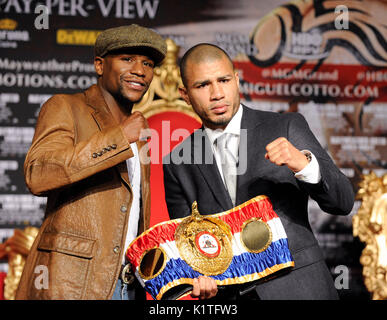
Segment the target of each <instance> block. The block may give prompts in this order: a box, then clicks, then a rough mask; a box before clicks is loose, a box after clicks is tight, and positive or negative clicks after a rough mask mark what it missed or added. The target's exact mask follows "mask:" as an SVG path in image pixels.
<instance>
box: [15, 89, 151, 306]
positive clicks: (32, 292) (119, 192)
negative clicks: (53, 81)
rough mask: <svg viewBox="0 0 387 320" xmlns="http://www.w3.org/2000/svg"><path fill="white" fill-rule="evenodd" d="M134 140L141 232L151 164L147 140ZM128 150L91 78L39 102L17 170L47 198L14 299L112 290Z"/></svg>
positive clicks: (126, 205) (126, 195) (127, 195)
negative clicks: (84, 86) (82, 86)
mask: <svg viewBox="0 0 387 320" xmlns="http://www.w3.org/2000/svg"><path fill="white" fill-rule="evenodd" d="M137 146H138V150H139V154H140V159H142V161H141V179H142V180H141V192H142V194H141V197H142V202H141V203H142V207H141V214H140V217H141V218H140V226H139V232H142V231H143V230H145V229H147V228H148V226H149V216H150V188H149V177H150V167H149V161H147V160H149V157H148V145H147V144H146V142H138V143H137ZM132 156H133V153H132V150H131V148H130V144H129V143H128V141H127V140H126V138H125V137H124V134H123V132H122V131H121V128H120V127H119V126H118V125H117V123H116V122H115V120H114V119H113V116H112V115H111V113H110V112H109V110H108V107H107V105H106V103H105V101H104V99H103V97H102V94H101V92H100V90H99V88H98V87H97V86H96V85H94V86H92V87H90V88H89V89H88V90H86V91H85V92H84V93H78V94H73V95H65V94H63V95H55V96H53V97H52V98H51V99H49V100H48V101H47V102H46V103H45V104H44V105H43V107H42V109H41V112H40V114H39V119H38V123H37V126H36V130H35V135H34V138H33V141H32V145H31V148H30V150H29V152H28V154H27V157H26V160H25V164H24V173H25V179H26V183H27V186H28V188H29V189H30V191H31V192H32V193H33V194H35V195H39V196H47V197H48V201H47V208H46V214H45V219H44V222H43V224H42V226H41V228H40V231H39V234H38V236H37V238H36V240H35V242H34V244H33V246H32V249H31V251H30V254H29V256H28V258H27V262H26V265H25V268H24V271H23V275H22V278H21V281H20V285H19V288H18V291H17V296H16V298H17V299H110V298H111V297H112V295H113V291H114V288H115V285H116V282H117V279H118V275H119V271H120V267H121V263H122V257H123V254H124V253H125V249H126V248H124V243H125V236H124V235H126V230H127V224H128V218H129V212H130V207H131V202H132V190H131V187H130V184H129V179H128V172H127V166H126V163H125V160H126V159H128V158H130V157H132ZM45 267H47V268H45ZM46 275H48V282H47V281H46V283H44V278H43V277H44V276H46ZM46 280H47V279H46ZM47 284H48V288H47Z"/></svg>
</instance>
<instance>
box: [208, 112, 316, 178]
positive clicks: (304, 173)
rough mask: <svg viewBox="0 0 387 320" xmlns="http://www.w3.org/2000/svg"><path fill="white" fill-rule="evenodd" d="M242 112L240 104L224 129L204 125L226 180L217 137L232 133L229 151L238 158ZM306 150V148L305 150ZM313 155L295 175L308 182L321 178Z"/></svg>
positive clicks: (217, 162) (219, 168)
mask: <svg viewBox="0 0 387 320" xmlns="http://www.w3.org/2000/svg"><path fill="white" fill-rule="evenodd" d="M242 114H243V107H242V106H241V105H239V109H238V111H237V112H236V113H235V115H234V116H233V118H232V119H231V121H230V122H229V123H228V125H227V126H226V128H225V129H224V130H222V129H216V130H213V129H210V128H208V127H206V126H204V130H205V131H206V134H207V136H208V138H209V140H210V142H211V147H212V152H213V153H214V156H215V160H216V164H217V166H218V170H219V172H220V173H221V174H220V175H221V177H222V179H223V182H224V176H223V171H222V165H221V160H220V159H221V157H220V154H219V152H218V150H217V148H216V147H215V146H214V142H215V141H216V139H217V138H219V137H220V136H221V135H222V134H223V133H229V134H231V137H230V140H229V144H228V146H229V148H228V149H229V151H230V152H232V154H233V155H234V156H235V158H236V159H238V149H239V140H240V131H241V129H240V128H241V121H242ZM305 151H306V150H305ZM311 155H312V161H311V162H310V163H308V164H307V166H306V167H305V168H304V169H302V170H301V171H299V172H296V173H295V174H294V176H295V177H296V178H297V179H299V180H301V181H304V182H308V183H318V182H319V181H320V179H321V174H320V167H319V164H318V161H317V159H316V157H315V156H314V155H313V153H311Z"/></svg>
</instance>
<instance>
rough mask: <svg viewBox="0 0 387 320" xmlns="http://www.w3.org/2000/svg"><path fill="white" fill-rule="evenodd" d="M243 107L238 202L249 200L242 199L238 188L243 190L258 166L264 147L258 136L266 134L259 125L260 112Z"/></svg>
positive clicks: (260, 120)
mask: <svg viewBox="0 0 387 320" xmlns="http://www.w3.org/2000/svg"><path fill="white" fill-rule="evenodd" d="M242 107H243V114H242V120H241V136H240V141H239V167H238V170H239V171H238V173H239V174H238V176H237V188H236V189H237V194H236V204H239V203H241V202H243V201H246V200H248V199H241V195H240V193H238V190H242V189H243V188H242V186H244V185H245V184H246V183H247V182H248V181H249V179H250V178H251V177H252V172H251V171H252V170H254V168H256V165H255V164H256V163H257V161H258V159H257V155H256V153H257V152H258V150H259V149H260V148H262V147H264V146H261V144H262V139H257V137H262V135H263V134H264V132H261V131H262V129H261V126H259V124H260V123H261V122H262V119H261V118H260V117H258V116H257V115H258V113H259V112H258V111H256V110H252V109H250V108H248V107H246V106H243V105H242Z"/></svg>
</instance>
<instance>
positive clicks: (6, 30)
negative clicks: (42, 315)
mask: <svg viewBox="0 0 387 320" xmlns="http://www.w3.org/2000/svg"><path fill="white" fill-rule="evenodd" d="M386 18H387V2H386V1H381V0H380V1H376V0H367V1H365V0H364V1H324V0H315V1H312V0H305V1H292V2H287V1H283V0H271V1H265V0H255V1H253V0H240V1H234V0H206V1H199V0H197V1H189V0H180V1H173V0H96V1H91V0H40V1H35V0H0V243H1V242H4V241H5V240H6V239H7V238H8V237H10V236H12V235H13V232H14V229H15V228H25V227H26V226H29V225H32V226H37V227H39V226H40V223H41V222H42V219H43V216H44V209H45V204H46V198H42V197H35V196H33V195H31V194H30V193H29V191H28V190H27V188H26V186H25V183H24V177H23V162H24V157H25V154H26V152H27V150H28V148H29V146H30V143H31V140H32V136H33V133H34V126H35V123H36V119H37V115H38V113H39V110H40V107H41V105H42V103H44V102H45V101H46V100H47V99H48V98H49V97H50V96H52V95H53V94H56V93H73V92H78V91H81V90H83V89H86V88H87V87H89V86H90V85H92V84H93V83H95V82H96V75H95V72H94V66H93V44H94V41H95V39H96V36H97V35H98V33H99V32H100V31H101V30H103V29H106V28H109V27H114V26H119V25H124V24H131V23H137V24H140V25H144V26H147V27H151V28H154V29H155V30H157V31H158V32H159V33H160V34H162V35H163V37H165V38H167V37H168V38H171V39H173V40H174V41H175V43H176V44H177V45H178V46H179V47H180V52H179V56H181V55H182V54H183V53H184V52H185V51H186V50H187V49H188V48H189V47H191V46H192V45H194V44H196V43H199V42H209V43H214V44H217V45H219V46H221V47H222V48H224V49H225V50H226V51H227V52H228V53H229V54H230V56H231V57H232V59H233V61H234V63H235V66H236V68H237V70H238V72H239V76H240V79H241V84H240V88H241V99H242V102H243V103H244V104H246V105H247V106H249V107H251V108H256V109H261V110H270V111H275V112H300V113H302V114H303V115H304V116H305V117H306V119H307V120H308V122H309V125H310V127H311V128H312V130H313V132H314V133H315V135H316V136H317V138H318V139H319V141H320V143H321V144H322V145H323V146H324V147H325V148H326V150H327V151H328V152H329V154H330V155H331V156H332V158H333V159H334V161H335V162H336V164H337V165H338V166H339V167H340V168H341V170H342V171H343V172H344V173H345V174H346V175H347V176H348V177H349V179H350V180H351V181H352V183H353V187H354V190H355V191H357V190H358V183H359V181H360V179H361V177H362V174H367V173H369V172H370V171H374V172H375V173H376V174H377V175H378V176H381V175H383V174H385V173H386V172H387V89H386V87H387V86H386V85H387V68H386V67H387V28H386V24H385V21H386ZM309 206H310V222H311V225H312V228H313V229H314V231H315V234H316V236H317V239H318V241H319V243H320V245H321V247H322V248H323V250H324V253H325V258H326V260H327V263H328V265H329V267H330V269H331V272H332V276H333V277H334V278H335V280H336V282H335V283H336V287H337V289H339V293H340V296H341V297H342V298H343V299H369V294H368V293H367V291H366V289H365V287H364V284H363V279H362V274H361V273H362V266H361V265H360V263H359V257H360V254H361V250H362V249H363V247H364V245H363V244H362V243H361V242H360V241H359V240H358V239H357V238H354V237H353V235H352V216H353V215H354V214H355V213H356V212H357V209H358V208H359V206H360V203H359V201H357V202H356V204H355V207H354V209H353V211H352V213H351V214H350V215H349V216H346V217H334V216H330V215H328V214H325V213H324V212H322V211H321V210H320V209H319V207H318V206H317V204H316V203H314V202H313V201H310V205H309ZM152 214H154V215H155V214H157V212H153V213H152ZM156 220H157V219H156ZM154 221H155V220H154ZM7 268H8V265H7V261H4V260H3V261H0V271H4V272H6V271H7Z"/></svg>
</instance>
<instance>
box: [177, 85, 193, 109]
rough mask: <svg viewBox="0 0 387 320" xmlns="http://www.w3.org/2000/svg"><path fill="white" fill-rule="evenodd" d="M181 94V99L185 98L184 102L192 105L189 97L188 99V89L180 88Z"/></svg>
mask: <svg viewBox="0 0 387 320" xmlns="http://www.w3.org/2000/svg"><path fill="white" fill-rule="evenodd" d="M179 92H180V95H181V97H182V98H183V100H184V101H185V102H186V103H187V104H189V105H190V104H191V101H190V100H189V97H188V94H187V89H186V88H185V87H179Z"/></svg>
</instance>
